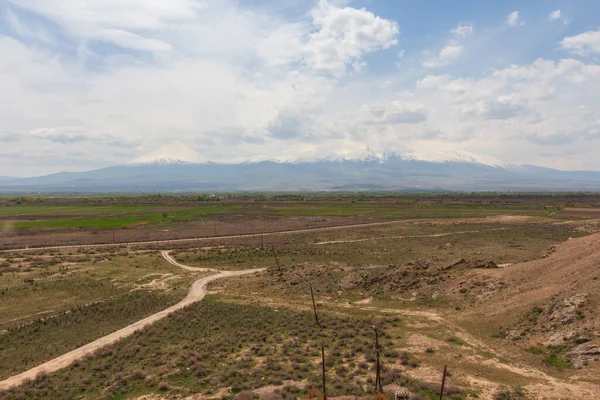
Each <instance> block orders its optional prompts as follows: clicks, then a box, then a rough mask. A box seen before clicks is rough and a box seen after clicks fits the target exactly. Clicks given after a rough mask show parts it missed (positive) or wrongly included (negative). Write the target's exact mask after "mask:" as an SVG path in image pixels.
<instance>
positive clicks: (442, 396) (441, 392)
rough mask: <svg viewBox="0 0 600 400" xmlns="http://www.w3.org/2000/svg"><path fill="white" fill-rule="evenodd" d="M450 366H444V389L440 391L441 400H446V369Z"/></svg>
mask: <svg viewBox="0 0 600 400" xmlns="http://www.w3.org/2000/svg"><path fill="white" fill-rule="evenodd" d="M447 367H448V366H447V365H444V375H443V376H442V389H441V390H440V400H443V399H444V385H445V384H446V368H447Z"/></svg>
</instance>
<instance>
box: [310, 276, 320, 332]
mask: <svg viewBox="0 0 600 400" xmlns="http://www.w3.org/2000/svg"><path fill="white" fill-rule="evenodd" d="M308 284H309V285H310V297H312V303H313V310H314V311H315V322H316V323H317V325H319V328H320V327H321V323H320V322H319V315H318V314H317V305H316V304H315V295H314V293H313V288H312V283H310V282H309V283H308Z"/></svg>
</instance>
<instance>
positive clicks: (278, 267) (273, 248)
mask: <svg viewBox="0 0 600 400" xmlns="http://www.w3.org/2000/svg"><path fill="white" fill-rule="evenodd" d="M271 250H273V256H274V257H275V262H276V263H277V271H281V266H280V265H279V260H278V259H277V253H276V252H275V247H271Z"/></svg>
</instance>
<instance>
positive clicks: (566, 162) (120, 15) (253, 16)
mask: <svg viewBox="0 0 600 400" xmlns="http://www.w3.org/2000/svg"><path fill="white" fill-rule="evenodd" d="M142 3H143V4H142ZM300 3H302V4H304V3H303V2H300ZM241 4H242V2H237V1H233V0H219V1H217V0H203V1H202V2H199V1H196V0H193V1H192V0H190V1H184V0H174V1H173V2H163V1H159V0H144V1H143V2H142V0H118V1H117V0H107V1H105V2H80V1H76V0H65V1H64V2H51V1H49V0H48V1H44V0H31V1H28V2H26V4H22V3H21V2H18V3H17V2H14V3H13V2H11V3H10V6H9V10H10V12H11V13H12V17H10V18H12V19H11V20H10V21H9V22H10V26H9V29H10V31H9V32H10V35H12V36H13V37H12V38H11V37H8V36H6V35H2V34H0V54H2V57H0V88H2V90H0V103H1V104H2V105H3V106H2V107H0V170H2V174H6V175H10V174H42V173H49V172H56V171H57V170H64V169H68V170H81V169H90V168H95V167H100V166H107V165H111V164H119V163H123V162H125V161H127V160H129V159H133V158H135V157H137V156H139V155H141V154H143V153H146V152H148V151H151V150H154V149H155V148H157V147H159V146H162V145H164V144H165V143H166V142H168V141H169V140H171V139H173V138H176V139H177V140H180V141H182V142H184V143H186V144H188V145H190V146H191V147H194V148H195V149H196V150H197V151H198V152H199V153H200V155H201V157H202V160H204V161H208V160H211V161H221V162H236V161H245V160H248V159H258V158H262V159H280V160H295V159H299V158H302V159H316V158H315V157H317V155H320V156H331V155H339V156H359V155H361V154H362V152H364V148H365V147H366V145H370V146H372V147H374V148H392V149H396V150H398V151H402V150H403V149H406V148H418V147H419V146H421V147H423V146H426V147H431V148H449V149H455V150H467V151H472V152H480V153H484V154H490V155H492V156H495V157H498V158H501V159H504V160H506V161H509V162H519V161H523V162H527V163H539V164H542V165H543V164H544V163H547V162H549V161H548V160H551V162H552V163H556V162H558V161H560V164H556V165H557V166H559V165H560V166H566V167H572V168H599V169H600V164H599V161H598V158H597V155H596V154H595V153H596V152H597V148H598V146H600V126H599V122H598V121H600V111H598V110H600V104H599V100H598V96H597V93H598V92H600V65H598V63H597V61H596V60H597V57H595V56H594V55H596V54H598V52H599V50H598V49H599V48H598V45H597V43H598V42H597V38H596V35H597V34H598V33H597V32H595V31H590V32H584V33H582V34H580V35H576V36H571V37H568V38H565V39H564V40H563V41H562V42H561V43H560V46H562V47H563V48H564V49H566V50H568V51H570V52H573V53H574V54H579V55H588V56H590V55H591V56H594V57H591V58H590V59H588V60H578V59H573V58H565V59H562V60H547V59H538V60H535V61H533V62H530V63H520V64H518V65H512V66H509V67H506V68H504V67H503V68H501V69H497V70H494V69H485V68H494V66H495V65H497V64H495V60H496V59H497V57H496V53H495V51H496V48H495V47H493V46H486V44H487V42H486V32H487V31H486V29H483V28H482V29H478V33H479V32H481V35H478V38H477V40H476V41H475V40H473V39H466V38H467V36H469V35H471V34H472V33H471V32H472V30H471V29H469V26H470V25H466V24H461V25H458V26H457V27H456V28H455V29H453V30H452V31H451V32H447V33H446V37H442V38H436V40H442V42H441V43H442V45H441V46H440V48H437V49H436V52H435V53H431V54H430V56H429V59H428V60H426V61H425V62H424V63H423V64H424V65H426V66H428V67H443V66H449V65H451V64H452V63H456V64H458V63H457V61H459V60H461V57H465V55H466V52H467V49H468V50H469V53H471V52H472V53H475V51H477V52H478V53H477V56H478V60H481V63H479V61H478V60H477V62H475V63H469V64H468V67H469V69H459V68H458V67H459V66H460V65H457V68H456V69H454V68H453V69H452V71H455V70H456V76H453V75H451V74H450V70H448V71H445V70H444V71H442V73H441V74H433V73H432V74H430V75H427V76H425V75H426V73H424V72H423V69H422V68H415V67H418V66H419V65H418V63H419V62H422V60H421V59H419V57H418V56H416V55H417V54H420V53H419V49H415V48H412V47H411V48H410V51H409V50H407V53H406V55H405V56H404V57H402V56H403V55H404V53H403V52H400V50H399V49H394V50H393V51H390V53H392V54H388V55H390V57H381V58H380V60H378V58H379V57H373V59H369V60H368V62H369V71H365V72H368V73H359V72H360V71H361V70H362V71H364V70H365V65H366V63H367V58H366V56H367V55H368V54H369V53H370V52H374V51H377V50H381V49H385V48H389V47H391V46H394V45H395V44H396V43H397V40H398V36H399V27H398V26H397V24H396V23H394V22H393V21H391V20H388V19H385V18H382V17H379V16H376V15H375V14H373V13H371V12H369V11H367V10H365V9H355V8H352V7H348V6H344V5H340V4H342V3H341V2H337V1H336V2H335V3H334V2H329V3H327V2H324V1H322V2H319V3H317V4H316V5H315V6H314V7H313V8H310V9H305V10H304V12H303V13H300V14H299V15H298V16H296V17H289V16H285V15H281V14H273V13H272V10H269V9H268V8H248V6H242V5H241ZM344 4H348V3H347V2H345V3H344ZM23 7H27V12H23V10H22V8H23ZM308 7H312V6H308ZM29 13H34V14H37V15H39V16H40V18H35V19H33V20H32V19H28V18H27V15H29ZM44 19H49V20H50V21H51V23H46V24H44V23H43V20H44ZM519 21H520V20H519ZM57 27H59V28H57ZM479 36H481V37H479ZM65 37H66V39H65ZM467 40H473V42H472V43H471V42H467ZM32 43H35V44H32ZM466 43H468V47H467V45H466ZM511 45H512V46H513V47H514V48H515V50H519V49H522V48H521V47H519V45H520V43H512V44H511ZM470 46H473V49H471V47H470ZM400 59H401V61H402V64H403V65H402V68H393V67H394V65H393V64H394V63H395V62H399V61H400ZM382 60H383V61H382ZM514 60H515V59H508V58H507V61H508V62H511V61H514ZM469 61H473V60H469ZM378 62H380V64H377V63H378ZM483 62H485V63H486V64H482V63H483ZM385 63H387V64H389V65H388V67H389V70H388V71H386V70H385V65H386V64H385ZM415 63H417V65H415ZM479 67H480V68H481V71H473V70H474V68H479ZM426 71H427V70H426ZM429 71H431V70H429ZM559 143H562V145H561V146H562V148H559V147H560V146H558V144H559ZM561 151H563V153H562V156H561ZM566 151H570V152H571V153H569V154H571V155H568V154H567V153H566ZM544 154H550V155H551V156H546V155H544ZM23 155H25V157H24V156H23ZM547 157H550V158H547ZM561 157H562V158H561ZM561 160H562V161H561Z"/></svg>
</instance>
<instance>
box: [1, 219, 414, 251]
mask: <svg viewBox="0 0 600 400" xmlns="http://www.w3.org/2000/svg"><path fill="white" fill-rule="evenodd" d="M418 221H423V219H405V220H399V221H384V222H368V223H364V224H351V225H336V226H326V227H322V228H306V229H295V230H288V231H276V232H264V233H261V234H260V235H262V236H275V235H286V234H293V233H309V232H325V231H332V230H338V229H352V228H368V227H370V226H384V225H392V224H402V223H409V222H418ZM257 236H259V234H253V233H244V234H241V235H226V236H203V237H195V238H187V239H168V240H147V241H140V242H120V243H98V244H81V245H77V244H75V245H66V246H45V247H26V248H20V249H6V250H0V253H18V252H24V251H38V250H64V249H78V248H110V247H122V246H143V245H159V244H160V245H165V244H174V243H186V242H195V241H198V242H200V241H207V240H215V239H239V238H251V237H257Z"/></svg>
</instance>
